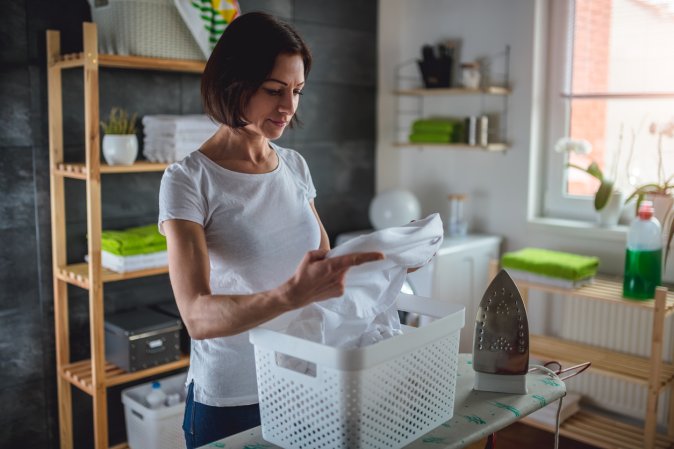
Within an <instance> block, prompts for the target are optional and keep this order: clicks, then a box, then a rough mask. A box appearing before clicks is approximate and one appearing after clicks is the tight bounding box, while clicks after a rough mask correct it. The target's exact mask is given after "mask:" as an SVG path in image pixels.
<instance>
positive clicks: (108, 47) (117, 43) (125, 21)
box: [89, 0, 204, 60]
mask: <svg viewBox="0 0 674 449" xmlns="http://www.w3.org/2000/svg"><path fill="white" fill-rule="evenodd" d="M89 4H90V5H91V17H92V19H93V21H94V22H96V26H97V27H98V48H99V51H100V52H101V53H108V54H116V55H136V56H149V57H155V58H171V59H198V60H203V59H204V54H203V53H202V52H201V50H200V49H199V45H197V42H196V40H194V37H193V36H192V34H191V33H190V30H189V29H188V28H187V25H185V22H184V21H183V19H182V17H180V14H179V13H178V9H177V8H176V6H175V4H174V3H173V0H89Z"/></svg>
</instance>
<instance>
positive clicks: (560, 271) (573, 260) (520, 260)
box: [501, 248, 599, 288]
mask: <svg viewBox="0 0 674 449" xmlns="http://www.w3.org/2000/svg"><path fill="white" fill-rule="evenodd" d="M501 266H502V267H503V268H505V269H506V271H507V272H508V274H510V275H511V276H512V277H513V278H515V279H520V280H524V281H529V282H539V283H544V284H549V285H553V286H558V287H566V288H575V287H580V286H582V285H585V284H588V283H591V282H592V279H593V278H594V276H595V275H596V274H597V268H598V267H599V258H597V257H590V256H581V255H578V254H571V253H565V252H561V251H551V250H547V249H542V248H524V249H521V250H519V251H513V252H509V253H505V254H504V255H503V257H502V258H501Z"/></svg>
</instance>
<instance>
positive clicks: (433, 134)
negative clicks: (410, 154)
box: [409, 118, 463, 143]
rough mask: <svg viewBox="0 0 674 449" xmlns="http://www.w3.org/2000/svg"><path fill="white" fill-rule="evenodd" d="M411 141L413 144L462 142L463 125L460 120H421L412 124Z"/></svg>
mask: <svg viewBox="0 0 674 449" xmlns="http://www.w3.org/2000/svg"><path fill="white" fill-rule="evenodd" d="M409 139H410V142H413V143H450V142H461V141H462V139H463V123H462V122H461V121H460V120H453V119H446V118H428V119H420V120H417V121H415V122H414V123H413V124H412V132H411V133H410V137H409Z"/></svg>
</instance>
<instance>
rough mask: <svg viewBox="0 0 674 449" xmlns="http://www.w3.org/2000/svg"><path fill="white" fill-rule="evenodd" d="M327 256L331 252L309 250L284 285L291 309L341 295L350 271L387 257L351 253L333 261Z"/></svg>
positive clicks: (375, 253) (376, 253)
mask: <svg viewBox="0 0 674 449" xmlns="http://www.w3.org/2000/svg"><path fill="white" fill-rule="evenodd" d="M327 254H328V251H327V250H324V249H317V250H315V251H309V252H308V253H307V254H305V256H304V258H303V259H302V262H300V264H299V265H298V266H297V269H296V270H295V274H293V276H292V277H291V278H290V279H288V281H287V282H286V283H285V284H284V285H283V286H282V288H283V290H284V293H285V295H284V296H285V297H286V298H287V301H288V304H287V305H288V307H289V308H290V309H296V308H298V307H302V306H305V305H307V304H310V303H312V302H315V301H322V300H325V299H330V298H336V297H338V296H342V295H343V294H344V278H345V277H346V272H347V270H348V269H349V268H351V267H354V266H357V265H360V264H363V263H366V262H373V261H376V260H382V259H383V258H384V255H383V254H382V253H378V252H369V253H351V254H345V255H343V256H337V257H331V258H326V257H325V256H326V255H327Z"/></svg>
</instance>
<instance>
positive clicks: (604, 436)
mask: <svg viewBox="0 0 674 449" xmlns="http://www.w3.org/2000/svg"><path fill="white" fill-rule="evenodd" d="M593 367H594V365H593ZM549 407H557V405H556V404H551V405H549ZM522 422H523V423H525V424H527V425H530V426H532V427H536V428H538V429H542V430H546V431H549V432H554V431H555V429H554V428H552V427H550V426H547V425H545V424H541V423H539V422H538V421H534V420H533V419H529V418H524V419H523V420H522ZM559 433H560V435H562V436H565V437H568V438H572V439H574V440H576V441H581V442H583V443H586V444H591V445H593V446H596V447H599V448H605V449H615V448H621V449H643V447H644V430H643V428H641V427H637V426H633V425H630V424H625V423H623V422H621V421H617V420H615V419H611V418H607V417H605V416H601V415H598V414H596V413H591V412H588V411H585V410H581V411H579V412H577V413H575V414H574V415H573V416H571V417H570V418H568V419H567V420H566V421H564V422H563V423H562V425H561V426H560V429H559ZM673 444H674V437H670V436H667V435H662V434H657V435H656V438H655V447H656V448H657V449H667V448H670V447H672V445H673Z"/></svg>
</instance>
